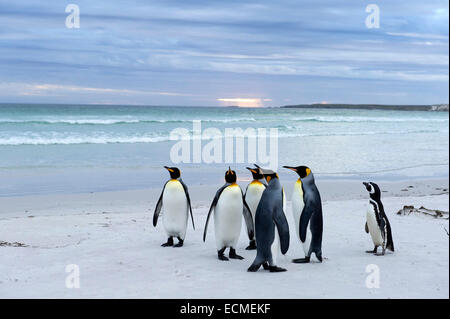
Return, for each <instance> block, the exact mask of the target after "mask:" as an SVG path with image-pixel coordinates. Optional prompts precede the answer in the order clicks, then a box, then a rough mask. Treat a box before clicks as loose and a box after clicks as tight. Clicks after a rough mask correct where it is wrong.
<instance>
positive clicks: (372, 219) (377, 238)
mask: <svg viewBox="0 0 450 319" xmlns="http://www.w3.org/2000/svg"><path fill="white" fill-rule="evenodd" d="M366 221H367V227H368V228H369V233H370V236H371V237H372V241H373V243H374V245H376V246H382V245H383V242H384V240H383V235H382V233H381V230H380V227H379V226H378V223H377V218H376V216H375V211H374V210H373V206H372V205H371V204H369V205H368V206H367V214H366Z"/></svg>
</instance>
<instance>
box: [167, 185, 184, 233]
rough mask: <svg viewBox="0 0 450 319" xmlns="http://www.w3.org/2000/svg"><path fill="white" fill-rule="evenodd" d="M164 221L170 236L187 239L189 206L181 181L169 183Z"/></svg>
mask: <svg viewBox="0 0 450 319" xmlns="http://www.w3.org/2000/svg"><path fill="white" fill-rule="evenodd" d="M163 221H164V229H165V230H166V232H167V235H168V236H175V237H180V238H181V239H184V238H185V236H186V228H187V223H188V204H187V198H186V193H185V192H184V188H183V185H181V183H180V182H179V181H169V182H168V183H167V185H166V188H165V189H164V194H163Z"/></svg>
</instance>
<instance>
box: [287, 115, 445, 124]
mask: <svg viewBox="0 0 450 319" xmlns="http://www.w3.org/2000/svg"><path fill="white" fill-rule="evenodd" d="M290 120H291V121H294V122H329V123H371V122H391V123H396V122H406V123H408V122H437V123H446V122H449V119H448V118H418V117H411V118H391V117H362V116H361V117H356V116H332V117H326V116H314V117H296V118H292V119H290Z"/></svg>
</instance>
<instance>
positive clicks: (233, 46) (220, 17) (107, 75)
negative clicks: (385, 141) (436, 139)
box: [0, 0, 449, 107]
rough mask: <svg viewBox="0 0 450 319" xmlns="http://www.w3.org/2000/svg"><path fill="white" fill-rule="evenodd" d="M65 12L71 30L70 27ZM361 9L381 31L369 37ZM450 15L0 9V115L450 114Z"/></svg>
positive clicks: (344, 8)
mask: <svg viewBox="0 0 450 319" xmlns="http://www.w3.org/2000/svg"><path fill="white" fill-rule="evenodd" d="M69 4H76V5H77V6H78V7H79V10H80V20H79V21H80V27H79V28H67V26H66V19H67V16H68V15H69V14H70V12H69V13H66V6H67V5H69ZM369 4H375V5H377V6H378V8H379V10H380V11H379V12H380V15H379V17H380V19H379V22H380V25H379V28H368V27H367V26H366V18H367V17H368V16H369V15H370V13H368V12H366V7H367V6H368V5H369ZM448 6H449V4H448V0H427V1H424V0H409V1H393V0H314V1H313V0H311V1H301V0H277V1H273V0H271V1H267V0H260V1H247V0H226V1H225V0H222V1H214V0H192V1H187V0H127V1H106V0H95V1H92V0H86V1H85V0H70V1H61V0H49V1H45V2H44V1H41V0H39V1H37V0H27V1H23V0H15V1H10V0H8V1H5V0H0V103H1V102H7V103H73V104H78V103H83V104H133V105H167V106H170V105H176V106H185V105H186V106H221V105H223V106H225V105H239V106H249V107H255V106H258V107H260V106H281V105H292V104H310V103H355V104H358V103H377V104H437V103H448V100H449V88H448V85H449V34H448V32H449V7H448ZM70 21H73V20H71V19H70Z"/></svg>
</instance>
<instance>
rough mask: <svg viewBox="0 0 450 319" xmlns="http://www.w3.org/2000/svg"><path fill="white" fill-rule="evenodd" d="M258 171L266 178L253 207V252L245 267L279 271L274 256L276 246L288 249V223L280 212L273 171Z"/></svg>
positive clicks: (281, 193) (281, 204)
mask: <svg viewBox="0 0 450 319" xmlns="http://www.w3.org/2000/svg"><path fill="white" fill-rule="evenodd" d="M260 173H261V174H263V175H264V177H265V178H266V181H267V188H266V190H265V191H264V193H263V194H262V197H261V200H260V201H259V205H258V208H257V210H256V218H255V233H256V247H257V254H256V258H255V261H254V262H253V264H252V265H251V266H250V268H248V271H250V272H256V271H258V270H259V268H260V267H261V266H263V267H264V269H265V270H270V271H271V272H283V271H286V269H283V268H280V267H277V256H278V253H279V251H280V248H281V253H282V254H283V255H284V254H286V253H287V251H288V249H289V225H288V222H287V219H286V216H285V214H284V206H285V199H284V191H283V188H282V187H281V183H280V181H279V179H278V175H277V173H275V172H273V171H271V170H265V169H261V168H260Z"/></svg>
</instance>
